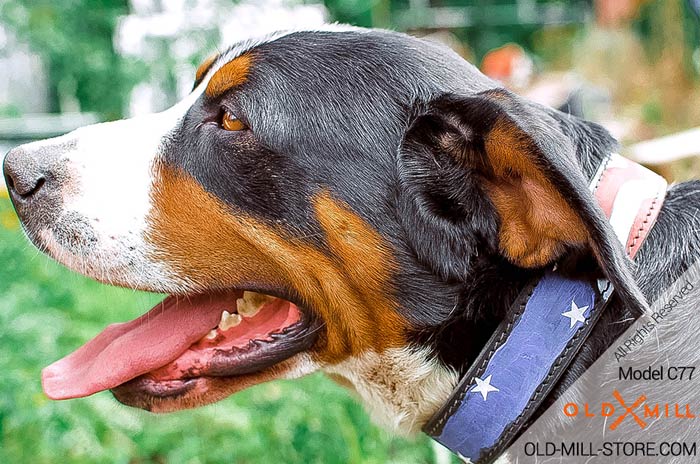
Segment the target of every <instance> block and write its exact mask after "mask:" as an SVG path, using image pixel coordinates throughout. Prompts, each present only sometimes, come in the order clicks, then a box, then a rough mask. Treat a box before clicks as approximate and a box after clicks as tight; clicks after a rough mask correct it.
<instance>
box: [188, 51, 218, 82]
mask: <svg viewBox="0 0 700 464" xmlns="http://www.w3.org/2000/svg"><path fill="white" fill-rule="evenodd" d="M218 57H219V54H218V53H215V54H213V55H211V56H210V57H208V58H207V59H205V60H204V61H203V62H202V64H200V65H199V67H198V68H197V72H196V74H195V76H194V79H195V81H199V80H200V79H201V78H203V77H204V73H206V72H207V71H208V70H209V67H210V66H211V65H212V64H214V61H216V59H217V58H218Z"/></svg>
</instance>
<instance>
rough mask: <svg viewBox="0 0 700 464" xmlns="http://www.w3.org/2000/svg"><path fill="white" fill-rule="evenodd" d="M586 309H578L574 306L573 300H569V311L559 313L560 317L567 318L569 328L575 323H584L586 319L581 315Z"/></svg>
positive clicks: (584, 307)
mask: <svg viewBox="0 0 700 464" xmlns="http://www.w3.org/2000/svg"><path fill="white" fill-rule="evenodd" d="M587 309H588V306H581V307H580V308H579V307H578V306H576V303H574V300H571V311H567V312H565V313H561V315H562V316H564V317H568V318H569V324H571V325H570V326H569V328H571V327H573V326H575V325H576V323H577V322H586V318H585V316H584V315H583V313H584V312H585V311H586V310H587Z"/></svg>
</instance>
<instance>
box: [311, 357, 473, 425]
mask: <svg viewBox="0 0 700 464" xmlns="http://www.w3.org/2000/svg"><path fill="white" fill-rule="evenodd" d="M323 370H324V371H325V372H326V373H328V374H330V375H331V376H332V377H336V378H337V377H340V378H342V379H343V380H346V381H347V383H349V384H350V385H351V386H352V389H353V390H355V392H356V393H357V395H358V396H359V397H360V399H361V400H362V403H363V404H364V405H365V408H366V409H367V412H368V413H369V414H370V416H371V417H372V420H373V421H374V422H375V423H377V424H378V425H380V426H382V427H384V428H386V429H388V430H390V431H391V432H394V433H396V434H399V435H404V436H407V435H412V434H415V433H417V432H419V431H420V429H421V427H422V426H423V425H424V424H425V423H426V422H427V421H428V419H430V417H431V416H432V415H433V414H435V412H437V410H438V409H439V408H440V407H441V406H442V405H443V404H444V403H445V401H447V399H448V397H449V396H450V393H452V390H453V389H454V388H455V386H456V385H457V382H458V381H459V375H458V374H457V372H455V371H453V370H451V369H449V368H448V367H446V366H445V365H444V364H442V363H441V362H440V361H438V360H437V359H435V358H434V357H432V356H431V355H430V354H429V353H428V350H426V349H420V348H410V347H403V348H391V349H387V350H385V351H383V352H381V353H377V352H374V351H368V352H365V353H363V354H360V355H357V356H353V357H351V358H348V359H346V360H344V361H342V362H340V363H338V364H334V365H332V366H327V367H325V368H324V369H323ZM342 383H346V382H342Z"/></svg>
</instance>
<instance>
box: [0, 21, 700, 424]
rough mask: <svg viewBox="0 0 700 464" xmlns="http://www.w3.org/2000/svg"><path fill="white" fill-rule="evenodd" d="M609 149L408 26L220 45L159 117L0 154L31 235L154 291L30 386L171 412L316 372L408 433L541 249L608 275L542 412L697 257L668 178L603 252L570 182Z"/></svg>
mask: <svg viewBox="0 0 700 464" xmlns="http://www.w3.org/2000/svg"><path fill="white" fill-rule="evenodd" d="M616 150H617V144H616V142H615V140H614V139H613V138H612V137H611V136H610V135H609V134H608V132H607V131H606V130H605V129H603V128H602V127H600V126H598V125H596V124H594V123H591V122H586V121H584V120H580V119H577V118H575V117H571V116H569V115H565V114H563V113H560V112H558V111H556V110H553V109H550V108H546V107H542V106H539V105H537V104H535V103H531V102H529V101H527V100H524V99H522V98H520V97H518V96H516V95H514V94H512V93H510V92H508V91H506V90H504V89H503V88H501V87H500V86H499V84H497V83H495V82H494V81H491V80H490V79H488V78H486V77H485V76H483V75H482V74H481V73H480V72H479V71H478V70H477V69H476V68H475V67H474V66H472V65H471V64H469V63H467V62H466V61H464V60H463V59H462V58H460V57H459V56H457V55H456V54H455V53H453V52H452V51H450V50H448V49H446V48H444V47H442V46H440V45H438V44H435V43H432V42H429V41H425V40H421V39H417V38H413V37H410V36H407V35H403V34H400V33H395V32H388V31H383V30H367V29H361V28H354V27H349V26H341V25H333V26H327V27H324V28H320V29H317V30H297V31H286V32H279V33H276V34H272V35H268V36H265V37H263V38H260V39H251V40H248V41H245V42H242V43H239V44H236V45H234V46H232V47H231V48H228V49H227V50H225V51H223V52H221V53H218V54H216V55H215V56H213V57H211V58H209V59H207V60H206V61H205V62H204V63H203V64H202V65H201V66H200V67H199V69H198V70H197V74H196V78H195V82H194V86H193V91H192V93H191V94H190V95H189V96H187V97H186V98H185V99H184V100H183V101H181V102H180V103H178V104H176V105H175V106H173V107H172V108H170V109H168V110H166V111H164V112H162V113H158V114H154V115H149V116H143V117H138V118H134V119H128V120H123V121H116V122H108V123H103V124H97V125H93V126H88V127H84V128H81V129H78V130H76V131H74V132H72V133H70V134H67V135H64V136H61V137H58V138H54V139H50V140H46V141H40V142H34V143H30V144H27V145H23V146H20V147H18V148H15V149H13V150H12V151H10V152H9V153H8V154H7V156H6V158H5V160H4V163H3V169H4V174H5V178H6V182H7V185H8V189H9V192H10V197H11V199H12V202H13V204H14V206H15V209H16V211H17V214H18V216H19V217H20V219H21V222H22V224H23V227H24V230H25V231H26V234H27V235H28V236H29V238H30V239H31V241H32V242H33V243H34V244H35V245H36V246H37V247H38V248H39V249H41V250H42V251H44V252H45V253H47V254H48V255H49V256H51V257H53V258H54V259H56V260H57V261H59V262H60V263H62V264H64V265H66V266H67V267H69V268H71V269H73V270H75V271H77V272H80V273H82V274H85V275H87V276H89V277H92V278H94V279H96V280H98V281H101V282H105V283H108V284H110V285H119V286H125V287H129V288H135V289H140V290H145V291H153V292H162V293H168V294H170V295H171V296H169V297H167V298H166V299H165V300H164V301H163V303H161V304H159V305H158V306H156V307H155V308H154V309H153V310H152V311H150V312H149V313H147V314H146V315H144V316H142V317H141V318H139V319H136V320H135V321H131V322H127V323H123V324H115V325H111V326H109V327H108V328H107V329H106V330H105V331H104V332H102V333H101V334H100V335H98V336H97V337H96V338H95V339H93V340H92V341H90V342H88V343H87V344H86V345H84V346H83V347H82V348H80V349H78V350H77V351H76V352H75V353H73V354H71V355H69V356H67V357H66V358H64V359H62V360H60V361H58V362H56V363H55V364H53V365H52V366H50V367H48V368H47V369H46V370H45V371H44V373H43V385H44V389H45V391H46V393H47V395H48V396H49V397H51V398H55V399H65V398H78V397H83V396H86V395H90V394H92V393H95V392H98V391H101V390H107V389H110V390H111V391H112V392H113V394H114V396H115V397H116V398H117V399H118V400H119V401H120V402H122V403H124V404H127V405H130V406H135V407H139V408H143V409H147V410H149V411H154V412H168V411H175V410H180V409H184V408H193V407H197V406H201V405H204V404H208V403H212V402H215V401H219V400H221V399H223V398H226V397H227V396H229V395H231V394H233V393H235V392H237V391H240V390H242V389H244V388H247V387H249V386H252V385H255V384H259V383H261V382H267V381H271V380H274V379H280V378H296V377H300V376H303V375H306V374H309V373H312V372H315V371H319V370H320V371H323V372H325V373H327V374H328V375H329V376H330V377H331V378H332V379H334V380H335V381H337V382H339V383H340V384H342V385H344V386H347V387H348V388H350V389H351V390H353V391H355V392H356V394H357V395H358V397H359V398H360V399H361V401H362V402H363V403H364V405H365V407H366V409H367V410H368V412H369V413H370V415H371V416H372V418H373V419H374V420H375V421H376V422H378V423H379V424H381V425H383V426H385V427H387V428H388V429H390V430H392V431H394V432H396V433H400V434H412V433H415V432H417V431H419V430H420V429H421V427H423V426H424V425H425V424H426V422H427V421H428V420H429V419H430V417H431V416H433V415H434V414H435V413H436V411H437V410H438V409H439V408H440V407H441V406H442V405H443V404H444V403H445V401H446V400H447V399H448V397H449V396H450V394H451V392H452V391H453V389H454V388H455V386H456V385H457V383H458V382H459V380H460V378H461V377H462V375H464V373H465V371H466V370H467V369H468V367H469V366H470V363H471V362H472V361H473V360H474V359H475V357H476V356H477V355H478V354H479V352H480V351H481V349H482V347H483V346H484V345H485V344H486V343H487V341H488V339H489V337H490V335H491V333H492V332H493V331H494V329H495V328H496V327H497V326H498V324H499V323H500V322H501V321H502V320H504V318H506V317H507V316H508V313H509V311H510V308H511V304H512V302H513V301H514V300H515V299H516V297H517V296H518V294H519V292H520V291H521V289H522V288H523V287H524V286H525V285H526V283H527V282H529V281H531V280H532V279H533V278H536V277H537V276H539V275H540V274H541V272H542V271H543V269H546V268H549V267H551V266H552V265H554V264H555V263H556V264H557V266H559V268H560V269H562V272H564V273H566V274H567V275H572V276H581V275H583V276H587V277H591V276H592V277H593V278H607V279H609V280H610V281H611V282H613V284H614V285H615V289H616V292H615V294H614V296H613V297H612V301H611V303H610V307H609V308H608V309H606V312H605V313H604V314H603V315H602V316H601V319H600V321H599V322H598V324H597V325H596V326H595V328H594V329H593V331H592V333H591V335H590V336H589V338H588V339H587V341H586V342H585V344H584V345H583V347H582V349H581V351H580V352H579V353H578V354H577V355H576V356H575V357H574V359H573V361H572V363H571V365H570V366H569V368H568V369H567V370H566V372H565V373H564V374H563V376H562V377H561V379H560V380H559V381H558V383H557V385H556V386H555V387H554V389H553V390H552V391H551V393H550V394H549V396H548V398H547V401H546V402H545V404H544V405H543V406H542V407H543V408H544V407H545V406H546V404H548V403H551V402H552V401H553V400H554V399H555V398H557V397H558V396H559V395H560V394H561V393H562V392H563V391H564V390H565V389H566V388H567V387H568V386H569V385H570V384H571V383H572V382H573V381H574V380H575V379H576V378H577V377H578V376H579V375H580V374H581V373H582V372H583V371H584V370H585V368H586V367H587V366H589V365H590V364H591V363H592V362H593V361H594V360H595V359H596V358H597V357H598V356H600V354H601V353H602V352H603V351H604V350H605V349H606V348H607V347H608V346H609V345H610V343H611V341H612V340H614V339H615V337H616V336H617V335H619V334H620V333H621V332H622V331H623V330H624V329H625V328H626V327H627V326H628V325H629V321H630V320H631V319H632V318H633V316H634V315H636V314H638V312H639V311H640V310H641V309H643V308H644V306H645V304H646V303H645V300H648V301H652V300H653V299H654V298H655V297H656V296H657V295H658V294H659V293H660V292H661V291H662V290H663V289H664V288H666V286H667V285H669V284H670V282H671V279H672V276H674V275H678V274H679V273H681V272H682V271H683V270H684V269H685V267H687V266H688V265H689V263H691V262H693V261H694V260H696V259H697V257H698V255H699V252H698V249H697V247H695V246H693V244H692V243H691V242H690V241H688V240H685V239H683V234H684V232H683V231H689V230H700V214H698V213H699V212H700V195H699V194H698V193H699V192H700V184H698V183H697V182H688V183H682V184H677V185H674V186H672V187H671V188H670V189H669V190H668V193H667V195H666V198H665V202H664V206H663V208H662V209H661V211H660V214H659V216H658V219H657V222H656V226H655V227H654V229H653V230H652V231H651V232H650V234H649V236H648V238H647V240H646V242H645V243H644V245H643V247H642V248H641V250H640V252H639V255H638V256H637V259H636V261H635V264H632V263H631V262H630V261H629V260H628V259H627V258H626V257H624V254H623V251H622V247H620V246H619V243H615V239H614V237H613V234H612V231H611V229H610V226H609V225H608V224H607V222H606V221H605V219H604V217H603V216H602V214H600V210H599V209H598V208H597V206H596V205H595V200H594V198H593V196H592V194H591V193H590V192H589V191H588V190H587V188H586V179H588V178H590V177H591V176H592V175H593V174H594V172H595V170H596V168H597V166H598V165H599V164H600V162H601V160H603V159H604V157H605V156H607V155H608V154H609V153H611V152H614V151H616Z"/></svg>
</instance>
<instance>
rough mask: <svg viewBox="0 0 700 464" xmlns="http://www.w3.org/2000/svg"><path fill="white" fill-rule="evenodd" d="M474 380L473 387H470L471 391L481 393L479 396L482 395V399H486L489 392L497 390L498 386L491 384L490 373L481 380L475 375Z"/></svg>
mask: <svg viewBox="0 0 700 464" xmlns="http://www.w3.org/2000/svg"><path fill="white" fill-rule="evenodd" d="M474 381H475V382H476V385H475V386H474V388H472V389H471V391H472V392H477V393H481V396H483V397H484V401H486V397H487V396H488V394H489V393H491V392H497V391H499V390H498V388H496V387H494V386H493V385H491V376H490V375H489V376H488V377H486V378H485V379H483V380H482V379H480V378H479V377H475V378H474Z"/></svg>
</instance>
